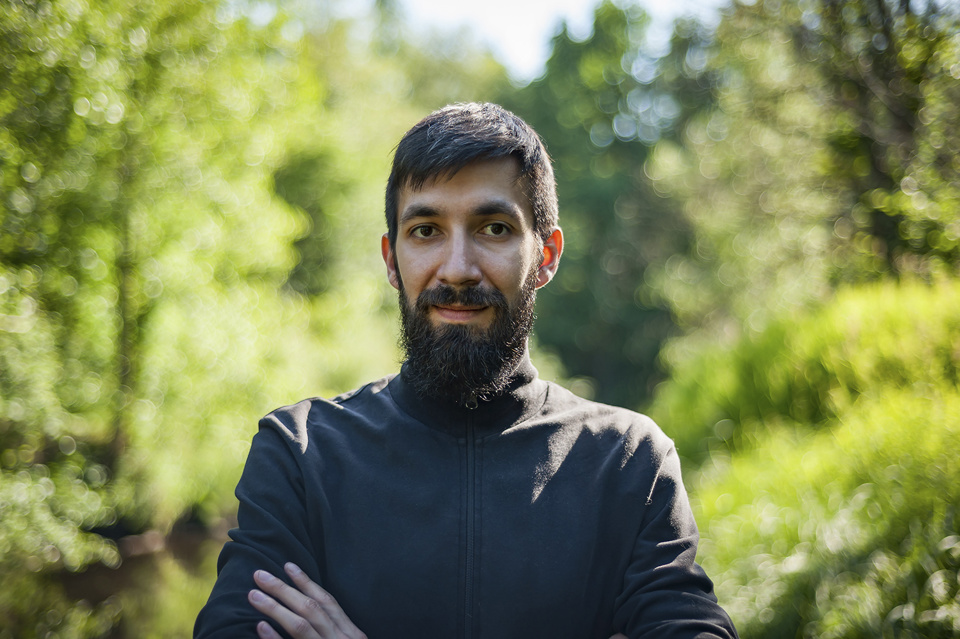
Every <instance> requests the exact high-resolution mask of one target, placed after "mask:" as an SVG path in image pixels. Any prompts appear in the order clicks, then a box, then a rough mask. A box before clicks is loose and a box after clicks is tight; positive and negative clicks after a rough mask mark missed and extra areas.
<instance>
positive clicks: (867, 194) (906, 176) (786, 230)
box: [646, 0, 960, 335]
mask: <svg viewBox="0 0 960 639" xmlns="http://www.w3.org/2000/svg"><path fill="white" fill-rule="evenodd" d="M957 20H958V15H957V13H956V11H955V10H953V9H952V8H950V7H949V5H945V6H941V5H939V4H938V3H923V4H913V3H891V2H885V1H883V2H861V1H860V0H848V1H845V2H839V3H837V2H820V1H789V2H779V1H778V2H773V1H766V2H757V3H755V4H744V3H734V4H733V5H732V6H731V7H730V8H729V9H728V10H727V11H726V12H725V14H724V16H723V18H722V19H721V21H720V24H719V26H718V27H717V30H716V33H715V36H714V39H713V42H712V45H711V46H710V47H709V48H708V49H707V62H706V63H705V65H704V67H703V69H704V72H705V73H713V74H715V75H714V77H719V81H718V83H717V85H716V88H715V89H714V93H715V100H716V107H715V108H708V109H704V110H702V111H701V112H700V113H699V114H697V115H695V116H694V117H691V119H690V120H689V122H688V124H687V125H686V126H685V128H684V129H683V131H682V134H681V135H680V137H679V139H678V140H677V141H673V140H664V141H661V142H660V143H659V144H658V145H657V147H656V149H655V151H654V152H653V154H652V157H651V159H650V161H649V162H648V163H647V165H646V171H647V175H649V176H650V177H651V179H652V180H653V183H654V188H656V190H657V191H658V192H659V193H662V194H664V195H667V196H671V197H675V198H679V199H680V200H681V201H682V202H683V211H684V214H685V217H686V218H687V219H688V220H689V221H690V223H691V225H692V226H693V228H694V232H695V241H694V242H693V243H692V246H691V249H692V250H691V251H690V252H689V253H688V254H687V255H685V256H680V255H678V256H674V257H672V258H670V259H668V260H667V261H666V262H665V263H663V264H662V265H660V266H659V268H658V272H657V273H656V274H655V275H654V274H651V280H652V281H653V282H655V283H656V286H657V288H658V290H659V291H660V293H661V295H663V298H664V300H665V301H666V303H668V304H669V306H670V308H671V309H673V311H674V312H675V313H676V316H677V318H678V319H679V320H680V321H681V322H682V323H683V324H684V325H685V326H687V327H690V328H707V329H710V330H711V331H712V332H713V334H714V335H724V334H734V335H735V334H736V333H737V332H738V331H739V328H740V327H742V326H746V327H752V328H753V329H756V328H761V327H762V326H763V325H764V323H765V321H766V320H767V319H768V318H770V317H772V316H775V315H779V314H782V312H783V311H784V310H785V309H790V310H792V311H796V310H797V309H800V308H802V307H803V306H804V305H805V304H807V303H809V302H811V301H816V300H823V299H826V298H827V297H829V294H830V293H831V291H832V290H833V289H834V288H835V286H836V285H837V284H838V283H841V282H861V281H868V280H872V279H876V278H878V277H883V276H885V275H895V276H898V275H901V274H916V275H921V276H923V277H931V276H932V275H934V274H936V273H942V272H949V273H954V272H955V270H956V266H957V263H958V262H957V260H958V257H960V253H957V251H956V248H955V245H956V241H957V238H958V237H960V236H958V235H957V224H958V222H957V219H956V215H957V210H958V207H957V199H956V184H957V183H958V177H960V173H958V170H960V166H958V165H957V161H956V157H957V154H956V152H955V150H956V149H957V148H960V140H958V139H957V133H956V132H957V130H958V123H960V109H958V108H957V104H960V101H958V95H957V91H958V90H960V88H958V86H960V85H958V83H957V78H956V74H957V69H958V67H957V66H956V64H957V61H958V59H960V58H958V57H957V53H958V51H957V38H956V35H955V34H956V31H957Z"/></svg>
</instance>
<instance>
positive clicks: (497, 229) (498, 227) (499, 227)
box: [483, 222, 510, 237]
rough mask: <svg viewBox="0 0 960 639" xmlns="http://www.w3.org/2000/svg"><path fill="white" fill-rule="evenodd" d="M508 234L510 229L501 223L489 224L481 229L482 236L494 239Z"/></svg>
mask: <svg viewBox="0 0 960 639" xmlns="http://www.w3.org/2000/svg"><path fill="white" fill-rule="evenodd" d="M509 232H510V227H509V226H507V225H506V224H504V223H503V222H491V223H490V224H487V225H486V226H484V227H483V234H484V235H493V236H494V237H500V236H502V235H507V234H508V233H509Z"/></svg>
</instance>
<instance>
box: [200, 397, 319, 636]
mask: <svg viewBox="0 0 960 639" xmlns="http://www.w3.org/2000/svg"><path fill="white" fill-rule="evenodd" d="M291 439H292V437H291V433H290V431H287V430H286V429H284V428H283V427H279V428H278V424H277V422H276V420H275V419H271V417H270V416H268V417H267V418H264V419H263V420H261V422H260V430H259V432H258V433H257V434H256V435H255V436H254V438H253V443H252V445H251V448H250V453H249V455H248V457H247V462H246V465H245V466H244V469H243V474H242V476H241V478H240V482H239V483H238V484H237V490H236V494H237V499H238V500H239V502H240V504H239V509H238V511H237V522H238V526H237V528H235V529H233V530H231V531H230V541H228V542H227V543H226V544H225V545H224V547H223V550H222V551H221V552H220V558H219V560H218V561H217V581H216V584H215V585H214V587H213V591H212V592H211V594H210V598H209V599H208V600H207V603H206V605H205V606H204V608H203V609H202V610H201V611H200V614H199V616H198V617H197V621H196V624H195V626H194V631H193V632H194V638H195V639H227V638H231V639H234V638H236V639H242V638H244V637H250V638H251V639H256V637H257V632H256V624H257V622H258V621H261V620H266V617H265V616H263V615H261V614H260V613H259V612H257V611H256V610H255V609H254V608H253V606H251V605H250V603H249V602H248V601H247V593H248V592H249V591H250V590H251V589H253V588H256V587H257V586H256V585H255V584H254V581H253V573H254V571H255V570H261V569H262V570H266V571H268V572H270V573H272V574H273V575H275V576H277V577H279V578H281V579H285V580H286V575H285V573H284V572H283V564H284V563H286V562H288V561H292V562H294V563H295V564H297V565H298V566H300V567H301V568H302V569H303V570H304V572H306V573H307V574H308V575H310V576H311V578H314V579H316V575H317V572H318V570H317V565H316V560H315V559H314V557H316V556H317V555H316V553H315V552H314V548H313V547H312V546H311V542H310V535H309V534H308V517H307V515H306V509H305V507H304V486H303V479H302V475H301V472H300V464H299V459H298V456H297V452H298V451H297V448H296V442H295V441H291ZM273 625H274V627H275V628H276V629H277V630H278V632H280V633H281V634H282V635H283V636H287V635H286V634H285V633H284V632H283V631H282V629H280V628H277V627H276V624H273Z"/></svg>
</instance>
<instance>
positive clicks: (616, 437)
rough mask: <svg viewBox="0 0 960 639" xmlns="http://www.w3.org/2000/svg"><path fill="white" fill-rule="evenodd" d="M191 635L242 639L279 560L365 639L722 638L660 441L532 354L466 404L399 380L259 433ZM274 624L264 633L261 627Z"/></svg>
mask: <svg viewBox="0 0 960 639" xmlns="http://www.w3.org/2000/svg"><path fill="white" fill-rule="evenodd" d="M237 497H238V498H239V500H240V508H239V513H238V518H239V527H238V528H237V529H235V530H233V531H231V538H232V541H230V542H227V544H226V545H225V546H224V548H223V551H222V553H221V555H220V560H219V566H218V570H219V577H218V579H217V583H216V585H215V587H214V589H213V592H212V594H211V595H210V599H209V601H208V602H207V605H206V607H205V608H204V609H203V610H202V611H201V613H200V616H199V617H198V619H197V624H196V628H195V631H194V632H195V637H198V638H199V637H202V638H214V637H224V638H225V637H230V638H231V639H232V638H236V637H256V631H255V624H256V621H257V620H259V619H262V617H261V616H260V615H259V613H257V612H256V611H255V610H254V609H253V608H252V607H251V606H250V605H249V604H248V603H247V599H246V595H247V592H248V591H249V590H250V589H252V588H254V587H255V586H254V582H253V572H254V570H256V569H265V570H268V571H270V572H272V573H273V574H274V575H277V576H280V577H284V573H283V570H282V568H281V567H282V566H283V564H284V562H287V561H292V562H294V563H296V564H297V565H299V566H300V567H301V568H303V569H304V570H305V571H306V572H307V574H308V575H309V576H310V577H311V578H312V579H314V580H315V581H317V582H318V583H319V584H321V585H322V586H323V587H324V588H326V589H327V590H328V591H329V592H330V593H331V594H333V596H334V597H336V598H337V600H338V601H339V602H340V604H341V606H342V607H343V609H344V611H345V612H346V614H347V616H349V617H350V618H351V619H352V620H353V622H354V623H355V624H356V625H357V626H358V627H359V628H360V629H361V630H363V631H364V632H365V633H366V634H367V635H368V636H369V637H370V639H394V638H398V637H399V638H403V637H418V638H419V637H426V638H436V639H452V638H468V637H470V638H481V637H484V638H490V639H507V638H510V637H518V638H519V637H524V638H529V637H549V638H551V639H557V638H563V637H570V638H571V639H573V638H576V639H587V638H590V637H597V638H603V639H606V638H607V637H609V636H610V635H611V634H613V633H614V632H617V631H619V632H624V633H626V634H627V635H628V636H630V637H653V638H657V639H660V638H669V637H723V638H728V637H735V636H736V632H735V631H734V629H733V625H732V624H731V622H730V620H729V619H728V618H727V616H726V614H725V613H724V612H723V611H722V610H721V609H720V608H719V606H718V605H717V603H716V599H715V597H714V596H713V593H712V584H711V583H710V580H709V579H708V578H707V577H706V575H704V573H703V571H702V570H701V569H700V567H699V566H697V565H696V564H695V563H694V556H695V554H696V548H697V530H696V524H695V523H694V521H693V517H692V515H691V513H690V508H689V505H688V502H687V496H686V493H685V492H684V489H683V486H682V484H681V481H680V467H679V463H678V460H677V455H676V452H675V450H674V448H673V444H672V442H671V441H670V440H669V439H668V438H667V437H666V436H665V435H664V434H663V433H662V432H661V431H660V429H659V428H658V427H657V426H656V425H655V424H654V423H653V422H652V421H651V420H650V419H649V418H647V417H644V416H642V415H639V414H637V413H633V412H630V411H627V410H623V409H619V408H614V407H611V406H605V405H602V404H597V403H594V402H589V401H586V400H583V399H580V398H578V397H576V396H575V395H572V394H571V393H569V392H568V391H566V390H564V389H563V388H562V387H559V386H557V385H555V384H551V383H547V382H544V381H542V380H539V379H538V378H537V377H536V370H535V369H534V368H533V366H532V365H530V363H529V362H526V363H525V364H524V366H523V367H522V368H521V370H520V371H519V374H518V376H517V378H516V379H515V380H514V383H513V384H512V385H511V387H510V389H509V391H508V392H507V393H505V394H503V395H501V396H498V397H496V398H494V399H492V400H491V401H480V402H479V406H478V407H476V408H474V409H470V408H467V407H466V406H462V405H458V404H456V403H453V402H445V401H435V400H425V399H421V398H420V397H418V396H417V395H416V394H415V393H414V392H413V390H412V389H411V388H410V386H409V385H408V384H406V383H405V382H404V380H403V375H402V373H401V375H399V376H395V377H391V378H385V379H383V380H380V381H378V382H374V383H372V384H368V385H367V386H364V387H363V388H360V389H359V390H357V391H354V392H353V393H350V394H347V395H343V396H341V397H338V398H336V399H334V400H332V401H327V400H321V399H313V400H306V401H303V402H300V403H299V404H296V405H294V406H290V407H286V408H282V409H279V410H277V411H275V412H273V413H271V414H270V415H268V416H266V417H265V418H264V419H263V420H261V422H260V431H259V433H258V434H257V435H256V436H255V437H254V439H253V446H252V448H251V450H250V455H249V457H248V459H247V463H246V467H245V469H244V472H243V476H242V478H241V480H240V483H239V485H238V486H237ZM274 626H275V627H276V624H274Z"/></svg>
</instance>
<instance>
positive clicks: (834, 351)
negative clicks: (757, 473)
mask: <svg viewBox="0 0 960 639" xmlns="http://www.w3.org/2000/svg"><path fill="white" fill-rule="evenodd" d="M957 344H960V286H958V285H957V284H956V283H955V282H954V281H953V280H947V281H941V282H939V283H937V284H936V285H933V286H928V285H925V284H921V283H917V282H914V283H911V284H903V285H901V286H892V285H890V284H887V285H883V286H879V285H875V286H871V287H866V288H858V289H848V290H847V289H845V290H842V291H841V292H840V293H838V295H837V296H836V297H835V298H834V299H833V300H832V301H831V303H830V304H828V305H826V306H825V307H823V308H822V309H821V310H819V311H818V312H816V313H813V314H808V315H805V316H802V317H783V318H779V319H777V320H775V321H771V322H770V324H769V325H768V326H767V328H766V329H765V330H763V331H762V332H759V333H756V334H747V335H744V336H743V337H742V338H741V339H740V340H739V341H738V342H736V343H735V344H734V345H733V346H729V347H728V346H725V345H722V344H717V343H711V344H709V345H703V344H700V343H698V342H694V341H692V340H688V341H683V340H679V341H676V342H674V343H672V344H671V345H670V347H669V349H671V350H670V352H669V354H668V357H669V358H670V359H671V361H673V362H675V367H674V368H673V369H672V370H671V381H670V382H668V383H665V384H663V386H661V387H660V389H658V393H657V397H656V399H655V401H654V402H653V404H652V405H651V407H650V414H651V415H652V416H653V417H654V418H655V419H657V421H658V422H660V423H661V424H664V426H665V427H666V428H667V430H668V433H669V434H670V435H671V437H673V438H674V439H675V440H676V442H677V447H678V450H679V451H680V453H681V455H683V456H685V457H687V458H689V459H691V460H693V461H703V460H704V459H705V458H706V455H707V453H708V452H711V451H713V452H720V451H724V450H736V449H739V448H749V447H751V446H753V445H755V442H756V441H758V439H761V438H763V437H765V434H764V431H765V430H767V429H770V428H774V430H775V429H776V427H777V426H778V425H779V424H780V423H784V422H785V423H792V424H802V425H803V427H804V428H807V429H816V428H820V427H824V426H825V425H827V424H830V423H832V422H834V421H835V420H836V419H838V418H839V416H840V415H842V414H844V413H845V412H846V411H849V410H850V407H851V406H853V405H854V404H855V402H856V401H857V400H858V398H860V396H862V395H866V396H868V397H870V398H872V399H882V396H883V394H884V393H886V392H887V391H888V390H889V389H893V388H911V387H912V388H916V389H918V392H920V393H922V392H924V389H927V388H942V387H943V386H944V385H951V384H957V382H958V380H960V351H958V349H957Z"/></svg>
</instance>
